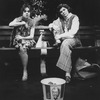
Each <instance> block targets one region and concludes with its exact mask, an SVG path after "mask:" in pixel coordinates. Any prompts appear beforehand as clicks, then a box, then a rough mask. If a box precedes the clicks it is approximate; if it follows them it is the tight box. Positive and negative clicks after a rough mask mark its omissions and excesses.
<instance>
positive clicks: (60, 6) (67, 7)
mask: <svg viewBox="0 0 100 100" xmlns="http://www.w3.org/2000/svg"><path fill="white" fill-rule="evenodd" d="M62 7H64V8H66V9H67V10H68V12H71V7H70V6H68V5H67V4H59V5H58V7H57V16H59V17H62V16H61V14H60V9H61V8H62Z"/></svg>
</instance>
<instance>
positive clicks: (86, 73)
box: [74, 58, 100, 79]
mask: <svg viewBox="0 0 100 100" xmlns="http://www.w3.org/2000/svg"><path fill="white" fill-rule="evenodd" d="M75 68H76V70H75V74H74V76H75V77H77V78H80V79H88V78H92V77H95V76H97V75H98V74H99V72H100V66H99V65H98V64H90V63H89V62H87V61H86V60H84V59H81V58H78V60H77V61H76V64H75Z"/></svg>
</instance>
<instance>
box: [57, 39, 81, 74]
mask: <svg viewBox="0 0 100 100" xmlns="http://www.w3.org/2000/svg"><path fill="white" fill-rule="evenodd" d="M78 44H79V41H77V39H75V38H71V39H65V40H63V41H62V43H61V46H60V55H59V58H58V61H57V64H56V66H57V67H59V68H60V69H62V70H64V71H65V72H68V73H70V72H71V69H72V60H71V54H72V50H71V49H72V48H73V47H75V46H77V45H78Z"/></svg>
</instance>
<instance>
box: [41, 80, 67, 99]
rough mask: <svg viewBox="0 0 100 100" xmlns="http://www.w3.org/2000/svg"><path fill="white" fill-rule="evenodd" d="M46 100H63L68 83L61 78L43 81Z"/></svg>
mask: <svg viewBox="0 0 100 100" xmlns="http://www.w3.org/2000/svg"><path fill="white" fill-rule="evenodd" d="M41 83H42V87H43V98H44V100H63V98H64V92H65V83H66V81H65V80H64V79H61V78H45V79H43V80H41Z"/></svg>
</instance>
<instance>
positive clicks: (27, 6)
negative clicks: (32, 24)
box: [20, 3, 32, 15]
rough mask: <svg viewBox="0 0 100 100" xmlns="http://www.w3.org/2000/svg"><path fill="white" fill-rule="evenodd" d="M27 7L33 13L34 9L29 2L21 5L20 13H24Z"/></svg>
mask: <svg viewBox="0 0 100 100" xmlns="http://www.w3.org/2000/svg"><path fill="white" fill-rule="evenodd" d="M25 8H29V10H30V13H31V10H32V9H31V6H30V5H29V4H27V3H25V4H23V5H22V7H21V10H20V15H22V14H23V11H24V10H25Z"/></svg>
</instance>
